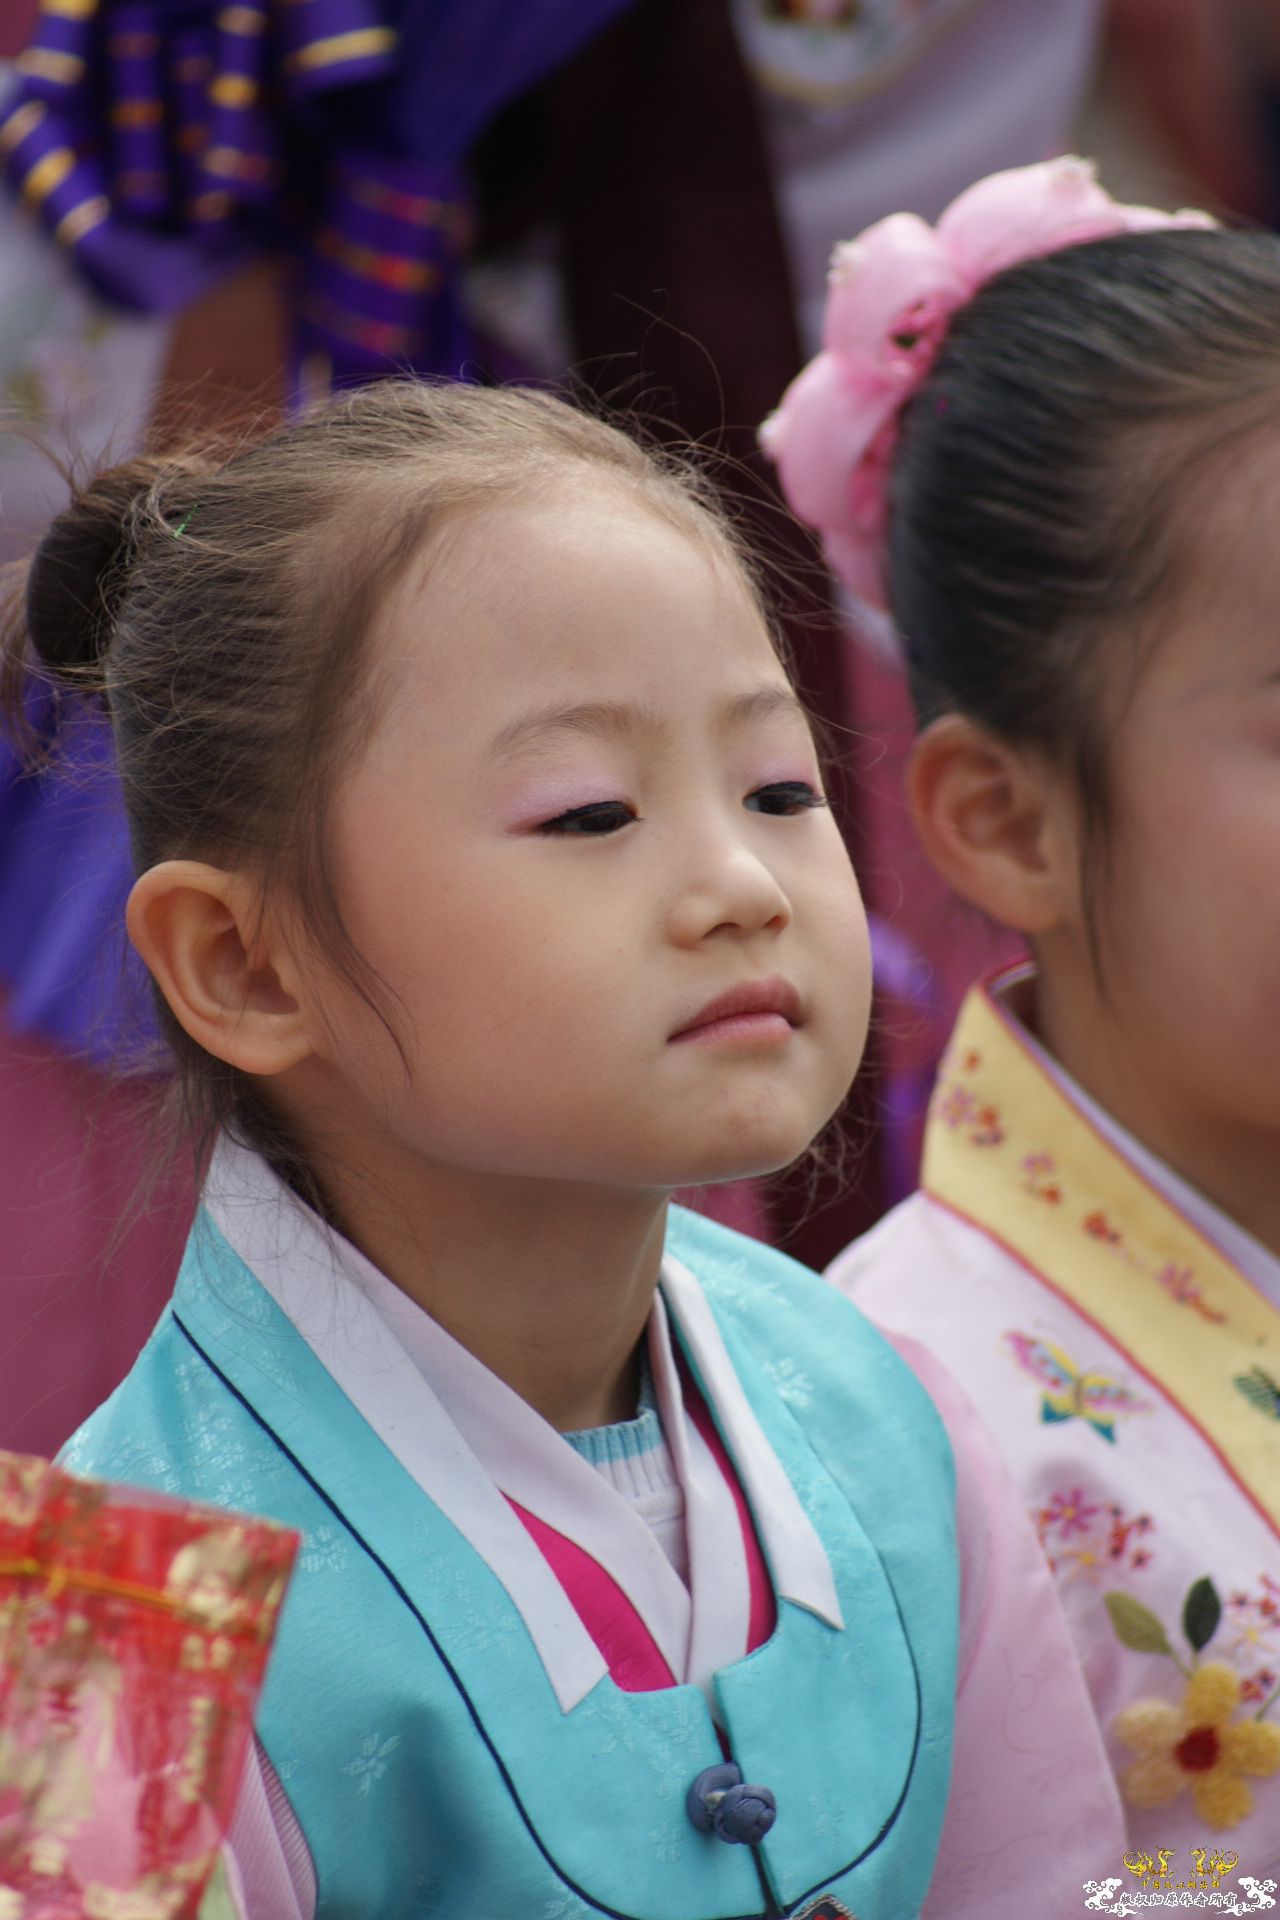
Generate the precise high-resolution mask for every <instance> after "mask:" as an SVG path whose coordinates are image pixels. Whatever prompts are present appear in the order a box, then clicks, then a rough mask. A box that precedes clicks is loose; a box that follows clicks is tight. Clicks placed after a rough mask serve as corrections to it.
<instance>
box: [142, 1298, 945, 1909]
mask: <svg viewBox="0 0 1280 1920" xmlns="http://www.w3.org/2000/svg"><path fill="white" fill-rule="evenodd" d="M171 1317H172V1320H173V1324H174V1326H175V1327H177V1329H178V1331H179V1333H180V1334H181V1335H182V1337H183V1339H184V1340H186V1342H187V1344H188V1345H189V1346H190V1347H191V1348H193V1349H194V1351H195V1352H196V1353H197V1354H198V1355H199V1356H200V1358H201V1360H203V1362H204V1364H205V1365H206V1366H207V1367H208V1369H209V1371H210V1372H211V1373H212V1374H214V1375H215V1376H216V1378H217V1379H219V1380H220V1381H221V1382H222V1384H223V1386H224V1387H225V1388H226V1390H227V1392H228V1393H229V1394H231V1396H232V1397H233V1399H235V1400H236V1401H238V1403H239V1404H240V1405H241V1406H242V1407H243V1408H244V1410H245V1412H246V1413H247V1414H248V1415H249V1417H250V1419H251V1420H253V1421H254V1423H255V1425H257V1426H258V1427H260V1428H261V1430H262V1432H263V1433H264V1434H266V1436H267V1438H268V1439H269V1440H270V1441H271V1443H272V1445H273V1446H274V1447H276V1449H277V1450H278V1451H279V1452H280V1453H282V1454H283V1455H284V1457H285V1459H286V1460H288V1461H289V1462H290V1464H291V1465H292V1466H293V1468H294V1469H295V1471H296V1472H297V1473H298V1474H300V1475H301V1477H302V1479H303V1480H305V1481H306V1483H307V1485H308V1486H309V1487H310V1488H311V1490H312V1492H313V1493H315V1494H316V1495H317V1496H318V1497H319V1499H320V1500H322V1501H323V1502H324V1504H325V1506H326V1507H327V1508H328V1509H329V1511H330V1513H331V1514H332V1515H333V1517H334V1519H335V1520H337V1521H338V1523H339V1525H340V1526H342V1527H343V1528H344V1530H345V1531H346V1532H347V1533H349V1534H350V1536H351V1538H352V1539H353V1540H354V1541H355V1543H356V1545H357V1546H358V1547H360V1548H361V1549H362V1550H363V1551H364V1553H365V1554H366V1555H367V1556H368V1558H369V1559H370V1560H371V1561H372V1562H373V1564H374V1566H376V1567H377V1568H378V1570H379V1572H380V1573H382V1574H383V1575H384V1577H385V1578H386V1580H387V1582H388V1584H389V1585H390V1586H391V1588H392V1589H393V1591H394V1592H395V1593H396V1594H397V1595H398V1596H399V1598H400V1599H401V1600H402V1601H403V1602H404V1605H405V1606H406V1607H407V1608H408V1610H409V1612H410V1613H411V1614H412V1615H413V1617H414V1619H415V1620H416V1621H417V1622H418V1625H419V1626H420V1627H421V1628H422V1631H423V1633H424V1634H425V1635H426V1637H427V1639H428V1640H429V1641H430V1643H431V1647H432V1649H433V1651H434V1653H435V1655H436V1657H437V1659H438V1660H439V1662H440V1664H441V1666H442V1667H443V1668H444V1671H445V1672H446V1673H447V1674H448V1676H449V1679H450V1680H451V1681H452V1683H453V1686H454V1688H455V1689H456V1691H457V1693H458V1695H459V1697H460V1699H461V1700H462V1702H463V1705H464V1706H465V1707H466V1710H467V1713H468V1715H469V1717H470V1720H471V1723H472V1725H473V1726H474V1728H475V1730H476V1732H477V1733H478V1734H479V1736H480V1738H481V1740H482V1741H483V1743H484V1745H485V1748H486V1750H487V1751H488V1753H489V1755H490V1758H491V1759H492V1760H493V1763H494V1765H495V1766H496V1767H497V1769H498V1773H499V1776H500V1777H501V1780H502V1784H503V1785H504V1787H505V1788H506V1790H507V1792H508V1794H509V1795H510V1796H511V1800H512V1803H513V1805H514V1806H515V1809H516V1811H517V1813H518V1814H519V1815H520V1819H521V1821H522V1822H523V1824H524V1828H525V1831H526V1832H527V1833H528V1835H529V1838H530V1839H531V1840H532V1841H533V1844H534V1846H535V1847H536V1848H537V1849H538V1852H539V1853H540V1854H541V1855H542V1858H543V1859H544V1860H545V1861H546V1863H547V1865H548V1866H549V1867H550V1869H551V1871H552V1873H553V1874H554V1875H555V1877H556V1879H557V1880H559V1881H560V1883H561V1885H562V1886H565V1887H567V1888H568V1889H569V1891H570V1892H571V1893H572V1894H574V1895H575V1896H576V1897H577V1898H578V1899H579V1900H581V1901H582V1902H583V1903H584V1904H585V1905H586V1906H588V1907H591V1908H592V1909H593V1910H594V1911H595V1912H596V1913H601V1914H604V1915H606V1916H607V1920H646V1916H645V1915H643V1914H629V1913H624V1912H623V1911H622V1910H621V1908H618V1907H609V1906H606V1905H604V1903H603V1902H602V1901H600V1900H596V1899H595V1898H593V1896H592V1895H591V1894H589V1893H588V1892H587V1891H586V1889H585V1888H583V1887H580V1886H579V1885H578V1884H577V1882H576V1881H574V1880H572V1879H570V1877H569V1875H568V1874H567V1873H565V1872H564V1870H563V1868H561V1867H560V1866H559V1865H558V1863H557V1862H556V1861H555V1860H554V1859H553V1858H552V1856H551V1854H550V1853H549V1852H548V1851H547V1848H546V1845H545V1844H544V1842H543V1840H542V1838H541V1836H540V1834H539V1833H538V1830H537V1828H536V1827H535V1826H534V1824H533V1822H532V1821H531V1820H530V1818H529V1815H528V1813H527V1811H526V1810H525V1806H524V1803H523V1801H522V1800H521V1798H520V1795H519V1793H518V1792H517V1790H516V1784H515V1781H514V1780H513V1779H512V1778H511V1775H510V1773H509V1772H508V1770H507V1766H506V1763H505V1761H504V1760H503V1758H502V1755H501V1754H500V1753H499V1752H498V1749H497V1747H496V1745H495V1744H494V1741H493V1739H492V1737H491V1736H490V1734H489V1732H488V1731H487V1729H486V1727H485V1725H484V1722H483V1721H482V1720H481V1718H480V1715H479V1713H478V1712H477V1711H476V1707H475V1703H474V1702H473V1700H472V1699H471V1696H470V1694H469V1693H468V1692H467V1689H466V1687H465V1686H464V1685H463V1683H462V1679H461V1676H460V1675H459V1674H458V1672H457V1670H456V1669H455V1667H454V1666H453V1663H452V1662H451V1661H450V1659H449V1656H448V1654H446V1652H445V1651H444V1648H443V1647H442V1646H441V1645H440V1642H439V1641H438V1640H437V1638H436V1636H435V1634H434V1633H433V1631H432V1629H431V1625H430V1622H429V1621H428V1620H427V1619H426V1618H425V1616H424V1615H423V1614H422V1612H421V1611H420V1610H419V1608H418V1607H417V1606H416V1605H415V1604H414V1602H413V1601H412V1599H411V1598H410V1597H409V1595H408V1594H407V1593H406V1592H405V1590H404V1588H403V1586H402V1585H401V1584H400V1582H399V1580H397V1578H396V1576H395V1574H394V1573H392V1571H391V1569H390V1567H388V1566H387V1564H386V1562H385V1561H384V1560H383V1559H382V1558H381V1556H380V1555H379V1554H378V1553H376V1552H375V1551H374V1549H373V1547H371V1546H370V1544H369V1542H368V1541H367V1540H366V1539H365V1538H364V1536H363V1535H362V1534H361V1533H360V1532H359V1531H358V1529H357V1528H356V1527H355V1526H354V1525H353V1524H352V1522H351V1521H350V1520H349V1519H348V1517H347V1515H346V1514H345V1513H344V1512H343V1511H342V1509H341V1508H340V1507H339V1506H337V1505H336V1503H335V1502H334V1501H333V1500H332V1499H331V1498H330V1496H329V1494H328V1493H326V1491H325V1489H324V1488H323V1487H322V1486H321V1485H320V1483H319V1482H318V1481H317V1480H316V1479H315V1478H314V1476H313V1475H312V1474H311V1473H309V1472H308V1470H307V1468H306V1467H305V1466H304V1465H303V1464H302V1462H301V1460H299V1458H298V1456H297V1454H296V1453H294V1452H293V1450H292V1448H291V1447H289V1446H288V1445H287V1443H286V1442H285V1441H284V1440H282V1439H281V1437H280V1435H279V1434H278V1433H277V1432H276V1431H275V1429H274V1428H273V1427H272V1426H271V1425H270V1424H269V1422H268V1421H266V1420H264V1418H263V1417H262V1415H261V1413H259V1411H258V1409H257V1408H256V1407H255V1406H254V1405H253V1403H252V1402H251V1401H250V1400H248V1399H246V1397H245V1395H244V1394H243V1393H241V1391H240V1389H239V1387H237V1386H236V1384H235V1382H234V1381H233V1380H231V1379H229V1378H228V1377H227V1375H226V1374H225V1373H224V1372H223V1371H222V1368H221V1367H220V1366H219V1365H218V1363H217V1361H216V1360H214V1359H213V1358H212V1357H211V1355H210V1354H209V1353H208V1352H207V1351H206V1350H205V1348H204V1347H202V1346H201V1344H200V1342H199V1341H198V1340H197V1339H196V1337H195V1335H194V1334H193V1333H192V1332H191V1329H190V1328H189V1327H188V1326H187V1325H186V1323H185V1322H184V1321H183V1320H182V1318H181V1317H180V1315H179V1314H178V1313H177V1311H176V1310H173V1309H171ZM423 1497H424V1499H425V1498H426V1497H427V1496H426V1495H425V1494H424V1496H423ZM885 1579H886V1582H887V1583H888V1586H889V1591H890V1593H892V1594H893V1604H894V1608H895V1610H896V1611H897V1615H898V1619H899V1622H900V1624H901V1626H902V1631H903V1639H904V1641H905V1643H906V1647H907V1653H908V1656H909V1658H910V1661H911V1676H912V1680H913V1682H914V1684H915V1693H916V1730H915V1740H914V1742H913V1744H912V1749H911V1764H910V1766H909V1767H908V1769H907V1777H906V1781H905V1783H904V1785H903V1789H902V1792H901V1794H900V1795H899V1797H898V1802H897V1805H896V1806H895V1807H894V1809H893V1812H892V1813H891V1814H890V1815H889V1818H888V1819H887V1820H886V1821H885V1823H884V1825H883V1826H882V1827H881V1829H880V1831H879V1833H877V1835H876V1837H875V1839H874V1840H873V1841H872V1842H871V1844H870V1846H867V1847H864V1848H863V1850H862V1852H861V1853H860V1854H858V1856H857V1857H856V1859H853V1860H850V1861H849V1862H848V1863H847V1864H846V1865H845V1866H843V1867H838V1868H836V1869H835V1871H834V1872H833V1873H829V1874H824V1875H823V1877H822V1879H821V1880H819V1881H817V1882H815V1884H814V1885H813V1886H812V1887H810V1888H809V1889H808V1891H807V1892H805V1893H802V1894H801V1895H800V1897H799V1899H798V1900H796V1901H793V1902H792V1904H791V1906H790V1907H788V1908H787V1909H786V1912H787V1913H790V1914H794V1913H796V1912H797V1911H798V1910H799V1909H800V1908H801V1907H802V1906H803V1905H804V1903H805V1902H806V1901H808V1900H811V1899H812V1898H813V1897H814V1895H815V1894H817V1893H821V1892H823V1891H824V1890H825V1889H826V1888H827V1887H829V1886H831V1885H832V1883H833V1882H834V1881H838V1880H840V1879H842V1878H843V1877H844V1875H845V1874H847V1873H852V1872H853V1870H854V1869H855V1867H859V1866H861V1865H862V1862H863V1861H864V1860H868V1859H870V1857H871V1855H872V1854H873V1853H875V1852H876V1851H877V1849H878V1848H879V1847H880V1846H881V1845H882V1844H883V1842H884V1841H885V1839H886V1838H887V1837H888V1835H889V1834H890V1833H891V1832H892V1830H893V1828H894V1827H895V1826H896V1824H897V1821H898V1816H899V1815H900V1814H901V1812H902V1809H903V1806H904V1805H905V1803H906V1798H907V1794H908V1792H909V1790H910V1786H911V1781H912V1779H913V1777H914V1775H915V1769H916V1760H917V1758H918V1757H919V1752H920V1735H921V1729H922V1726H923V1720H924V1702H923V1698H922V1694H921V1687H920V1670H919V1667H918V1665H917V1663H916V1656H915V1649H914V1647H913V1646H912V1645H911V1640H910V1636H909V1635H908V1633H907V1628H906V1622H905V1620H903V1617H902V1608H901V1605H900V1603H899V1600H898V1595H897V1593H896V1591H895V1590H894V1587H893V1583H892V1581H890V1580H889V1577H888V1572H887V1570H886V1573H885ZM304 1838H305V1836H304ZM752 1853H753V1856H754V1858H755V1864H756V1870H757V1872H758V1874H759V1876H760V1884H761V1889H762V1891H763V1892H764V1894H765V1897H766V1900H767V1902H768V1904H767V1905H766V1906H764V1907H762V1908H760V1909H758V1910H757V1911H756V1912H754V1913H749V1914H739V1915H736V1916H733V1920H779V1917H780V1915H781V1914H782V1911H783V1910H782V1909H781V1908H779V1907H778V1906H777V1904H776V1902H775V1901H774V1899H773V1898H772V1896H771V1893H770V1889H769V1885H768V1879H767V1875H766V1873H765V1870H764V1862H763V1861H762V1860H761V1859H760V1857H759V1854H758V1851H757V1850H756V1849H755V1848H753V1849H752Z"/></svg>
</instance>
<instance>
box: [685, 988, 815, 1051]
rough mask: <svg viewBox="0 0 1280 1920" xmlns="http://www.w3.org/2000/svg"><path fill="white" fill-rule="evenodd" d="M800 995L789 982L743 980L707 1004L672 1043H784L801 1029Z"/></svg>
mask: <svg viewBox="0 0 1280 1920" xmlns="http://www.w3.org/2000/svg"><path fill="white" fill-rule="evenodd" d="M800 1020H801V1006H800V995H799V994H798V993H797V992H796V990H795V988H794V987H793V986H792V985H791V982H790V981H789V980H782V979H779V978H777V977H776V976H773V977H771V978H769V979H767V980H744V981H743V982H742V983H741V985H740V986H736V987H730V988H729V991H728V992H727V993H722V994H719V995H718V996H717V997H716V998H715V999H714V1000H709V1001H708V1002H707V1004H706V1006H705V1007H703V1008H702V1010H701V1011H700V1012H699V1013H695V1014H694V1016H693V1018H692V1019H691V1020H687V1021H686V1022H685V1024H684V1025H683V1026H682V1027H677V1029H676V1031H675V1032H674V1033H673V1034H672V1035H671V1036H670V1038H671V1039H672V1040H680V1041H686V1040H734V1039H742V1040H784V1039H786V1038H787V1036H788V1035H789V1034H790V1033H791V1032H792V1031H793V1029H794V1028H796V1027H798V1026H799V1025H800Z"/></svg>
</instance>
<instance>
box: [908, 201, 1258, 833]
mask: <svg viewBox="0 0 1280 1920" xmlns="http://www.w3.org/2000/svg"><path fill="white" fill-rule="evenodd" d="M1277 421H1280V239H1278V238H1277V237H1275V236H1274V235H1270V234H1263V233H1240V232H1229V231H1226V230H1222V229H1217V230H1208V231H1179V232H1157V233H1149V234H1141V235H1124V236H1121V237H1117V238H1113V239H1107V240H1097V241H1093V242H1091V243H1089V244H1087V245H1084V246H1079V247H1073V248H1069V249H1067V250H1065V251H1063V252H1060V253H1055V254H1051V255H1049V256H1047V257H1046V258H1044V259H1039V260H1033V261H1028V262H1025V263H1023V264H1020V265H1018V266H1015V267H1011V268H1009V269H1007V270H1006V271H1005V272H1004V273H1001V274H999V275H997V276H996V277H995V278H994V279H993V280H991V281H990V282H988V284H987V285H986V286H985V287H983V288H982V289H981V290H980V291H979V293H978V294H977V296H976V297H975V298H974V300H973V301H972V302H971V303H970V305H968V306H967V307H965V308H964V309H962V311H961V312H960V313H959V314H958V315H957V316H956V318H955V321H954V322H953V325H952V327H951V329H950V332H949V333H948V336H947V339H946V342H945V344H944V346H943V350H942V352H941V354H940V355H939V358H938V360H937V362H936V364H935V366H934V368H933V369H932V371H931V373H930V376H929V378H928V380H927V381H926V382H925V384H924V385H923V386H922V388H921V389H920V392H919V393H918V394H917V395H916V396H915V398H914V399H913V400H912V401H911V402H910V404H909V405H908V407H907V408H906V409H905V411H904V415H903V421H902V436H901V441H900V444H899V448H898V452H897V454H896V457H895V460H894V466H893V472H892V478H891V488H890V523H889V525H890V532H889V576H890V603H891V606H892V610H893V617H894V621H895V624H896V626H897V628H898V631H899V633H900V634H901V636H902V642H903V647H904V651H905V654H906V659H907V666H908V674H909V679H910V685H911V691H912V697H913V700H914V703H915V706H916V711H917V714H918V717H919V719H920V721H921V724H922V725H923V724H927V723H928V722H929V721H930V720H933V719H935V718H936V717H938V715H940V714H942V713H946V712H960V713H963V714H965V715H967V716H968V717H969V718H971V719H973V720H975V721H977V722H979V723H980V724H982V725H984V726H985V727H987V728H988V729H989V730H990V731H991V732H992V733H994V734H995V735H996V736H998V737H999V738H1002V739H1004V740H1006V741H1008V742H1011V743H1014V744H1017V745H1020V746H1025V747H1030V748H1033V749H1038V750H1040V751H1042V752H1043V753H1044V754H1045V755H1046V756H1048V757H1049V758H1050V759H1051V760H1052V761H1054V762H1055V763H1056V764H1058V765H1059V766H1062V767H1064V768H1065V769H1067V770H1068V771H1069V772H1070V773H1071V774H1072V776H1073V777H1074V780H1075V783H1076V787H1077V791H1078V794H1079V798H1080V804H1081V811H1082V819H1083V823H1084V827H1085V848H1086V854H1087V856H1088V857H1089V858H1090V859H1091V860H1096V861H1097V863H1098V864H1099V865H1100V866H1101V867H1102V868H1103V870H1104V871H1105V860H1106V847H1107V841H1108V834H1109V830H1110V828H1111V826H1112V824H1113V823H1112V821H1111V817H1110V810H1109V783H1108V767H1109V751H1108V745H1109V741H1110V740H1111V739H1112V738H1113V737H1114V734H1115V731H1116V729H1117V727H1118V726H1120V725H1122V724H1123V712H1124V706H1125V703H1126V701H1127V700H1128V699H1129V698H1130V697H1132V695H1133V693H1134V691H1135V689H1137V688H1138V687H1140V684H1141V672H1142V666H1143V662H1144V660H1146V659H1147V658H1149V657H1150V649H1151V648H1152V646H1154V645H1156V644H1158V633H1157V626H1158V621H1159V619H1160V618H1162V617H1163V616H1164V615H1165V614H1166V613H1167V612H1168V610H1169V609H1170V608H1171V607H1172V606H1176V604H1177V599H1178V595H1179V593H1180V592H1181V591H1182V590H1183V589H1184V587H1185V585H1186V581H1187V578H1188V569H1189V568H1190V567H1192V566H1194V565H1195V563H1196V558H1197V555H1198V554H1199V553H1201V552H1202V551H1203V548H1202V545H1201V544H1200V543H1198V542H1197V539H1196V537H1195V536H1196V520H1197V516H1198V515H1200V514H1202V513H1203V511H1204V506H1205V503H1206V501H1207V499H1208V498H1209V490H1210V489H1212V488H1214V487H1216V486H1217V485H1218V484H1219V477H1220V475H1221V474H1222V472H1223V471H1224V469H1225V467H1226V465H1227V464H1228V463H1229V462H1230V461H1231V460H1233V459H1235V458H1236V457H1238V454H1239V452H1240V450H1241V447H1242V443H1243V442H1244V440H1245V439H1246V438H1247V437H1248V436H1250V435H1251V434H1253V433H1255V432H1257V431H1259V430H1265V429H1267V428H1274V426H1275V425H1276V423H1277Z"/></svg>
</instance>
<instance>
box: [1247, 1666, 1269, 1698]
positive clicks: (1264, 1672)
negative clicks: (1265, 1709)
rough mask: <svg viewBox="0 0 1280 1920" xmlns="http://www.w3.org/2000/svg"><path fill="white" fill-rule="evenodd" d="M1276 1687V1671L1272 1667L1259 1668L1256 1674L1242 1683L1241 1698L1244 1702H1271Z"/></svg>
mask: <svg viewBox="0 0 1280 1920" xmlns="http://www.w3.org/2000/svg"><path fill="white" fill-rule="evenodd" d="M1276 1686H1277V1681H1276V1675H1275V1670H1274V1669H1273V1668H1272V1667H1259V1668H1258V1671H1257V1672H1256V1673H1251V1674H1249V1675H1248V1676H1247V1678H1246V1679H1245V1680H1243V1681H1242V1682H1241V1685H1240V1698H1241V1699H1242V1700H1258V1701H1262V1700H1270V1699H1271V1697H1272V1695H1273V1694H1274V1693H1275V1690H1276Z"/></svg>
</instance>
